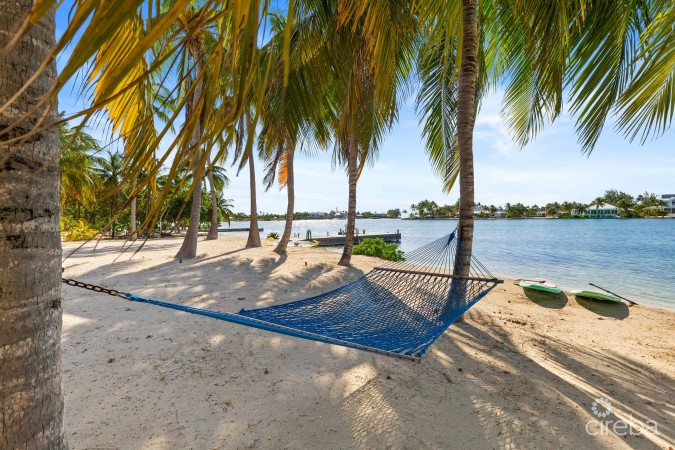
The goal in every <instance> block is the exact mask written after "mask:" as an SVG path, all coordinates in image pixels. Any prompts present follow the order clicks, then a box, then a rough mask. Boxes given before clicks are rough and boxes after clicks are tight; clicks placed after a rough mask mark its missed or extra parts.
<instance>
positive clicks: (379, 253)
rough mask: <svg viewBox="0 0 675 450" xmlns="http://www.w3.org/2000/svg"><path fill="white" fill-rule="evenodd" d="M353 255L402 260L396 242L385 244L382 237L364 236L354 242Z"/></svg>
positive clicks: (400, 251) (401, 254)
mask: <svg viewBox="0 0 675 450" xmlns="http://www.w3.org/2000/svg"><path fill="white" fill-rule="evenodd" d="M353 253H354V254H355V255H364V256H374V257H376V258H381V259H386V260H388V261H404V260H405V257H404V254H403V251H402V250H399V249H398V245H397V244H387V243H386V242H384V239H382V238H366V239H364V240H362V241H361V242H359V243H358V244H356V245H355V246H354V249H353Z"/></svg>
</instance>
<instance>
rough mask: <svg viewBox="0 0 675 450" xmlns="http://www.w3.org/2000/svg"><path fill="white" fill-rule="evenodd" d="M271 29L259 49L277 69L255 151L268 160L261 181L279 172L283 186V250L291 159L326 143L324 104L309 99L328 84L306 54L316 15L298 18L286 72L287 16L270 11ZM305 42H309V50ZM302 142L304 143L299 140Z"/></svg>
mask: <svg viewBox="0 0 675 450" xmlns="http://www.w3.org/2000/svg"><path fill="white" fill-rule="evenodd" d="M271 21H272V27H271V28H272V32H273V33H275V34H274V36H273V37H272V39H271V40H270V42H269V43H268V44H267V45H266V46H265V48H264V49H263V54H271V55H273V56H272V58H273V60H274V64H275V70H274V73H273V75H272V78H271V80H270V83H269V88H268V91H267V93H266V94H265V103H264V108H263V109H262V111H261V122H262V125H263V126H262V129H261V132H260V134H259V136H258V153H259V156H260V158H261V159H263V160H264V161H265V162H266V163H267V165H266V169H265V178H264V180H263V183H264V185H265V188H266V189H270V188H271V187H272V185H273V184H274V182H275V179H276V178H277V177H278V181H279V186H280V187H282V188H283V187H285V188H286V192H287V196H288V203H287V207H286V223H285V226H284V232H283V234H282V236H281V238H280V240H279V243H278V244H277V246H276V248H275V249H274V251H275V252H276V253H279V254H284V253H286V248H287V246H288V242H289V241H290V238H291V231H292V228H293V214H294V209H295V173H294V167H293V165H294V159H295V153H296V150H297V149H298V148H300V149H304V150H305V151H308V152H310V153H311V150H312V149H313V148H314V147H315V145H313V144H316V147H317V148H318V147H324V148H325V147H326V146H327V145H328V141H329V129H328V127H326V125H325V122H326V120H325V119H326V112H327V109H326V105H325V103H324V102H321V101H308V100H310V99H312V98H315V97H318V98H320V96H321V94H322V93H323V92H324V89H325V88H326V86H325V84H324V81H325V80H324V79H323V78H322V77H321V76H320V75H319V76H317V75H316V73H317V72H318V71H320V70H323V68H322V64H323V61H322V60H321V61H320V62H318V64H317V61H316V59H319V58H312V59H309V60H308V58H307V56H306V55H307V54H308V53H311V49H313V48H314V47H315V46H316V42H314V41H312V40H311V39H309V38H308V35H309V34H311V33H312V32H313V30H312V26H313V25H314V21H315V17H314V16H313V15H312V14H310V15H308V16H306V17H301V16H299V17H297V24H296V25H295V28H294V30H293V31H292V35H291V38H290V49H289V61H290V65H291V67H290V69H289V72H288V74H287V75H286V72H285V70H284V69H285V64H284V62H283V58H282V57H281V56H282V54H283V51H284V32H285V30H286V25H287V23H286V17H285V16H284V15H282V14H274V15H272V18H271ZM307 47H310V49H308V48H307ZM303 144H304V145H303Z"/></svg>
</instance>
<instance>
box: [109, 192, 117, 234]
mask: <svg viewBox="0 0 675 450" xmlns="http://www.w3.org/2000/svg"><path fill="white" fill-rule="evenodd" d="M116 200H117V192H115V194H114V195H113V196H112V199H111V200H110V218H111V220H112V223H111V224H110V230H111V235H110V237H111V239H115V223H116V221H115V214H117V211H116V209H117V205H116V203H117V202H116Z"/></svg>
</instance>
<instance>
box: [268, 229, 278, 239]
mask: <svg viewBox="0 0 675 450" xmlns="http://www.w3.org/2000/svg"><path fill="white" fill-rule="evenodd" d="M267 239H271V240H275V239H279V233H277V232H275V231H272V232H271V233H269V234H268V235H267Z"/></svg>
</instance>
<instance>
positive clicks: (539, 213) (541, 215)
mask: <svg viewBox="0 0 675 450" xmlns="http://www.w3.org/2000/svg"><path fill="white" fill-rule="evenodd" d="M537 217H546V210H545V209H543V208H542V209H540V210H539V211H537Z"/></svg>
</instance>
